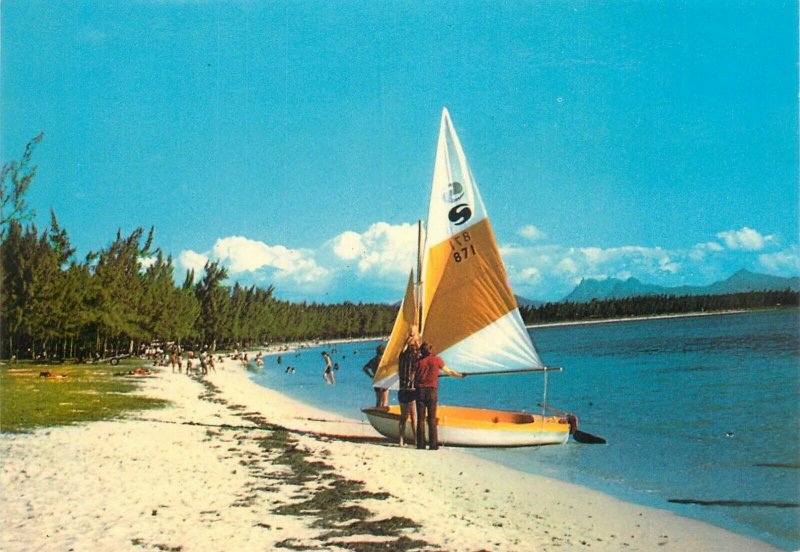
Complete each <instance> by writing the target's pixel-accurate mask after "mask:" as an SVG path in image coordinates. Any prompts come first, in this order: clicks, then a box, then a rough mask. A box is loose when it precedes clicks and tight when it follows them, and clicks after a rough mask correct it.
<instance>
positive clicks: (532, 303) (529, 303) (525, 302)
mask: <svg viewBox="0 0 800 552" xmlns="http://www.w3.org/2000/svg"><path fill="white" fill-rule="evenodd" d="M514 298H515V299H516V300H517V306H520V307H541V306H542V305H544V301H537V300H536V299H527V298H525V297H521V296H519V295H514Z"/></svg>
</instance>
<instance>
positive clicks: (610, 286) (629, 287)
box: [560, 268, 800, 303]
mask: <svg viewBox="0 0 800 552" xmlns="http://www.w3.org/2000/svg"><path fill="white" fill-rule="evenodd" d="M787 288H789V289H791V290H793V291H800V276H793V277H790V278H785V277H783V276H772V275H770V274H761V273H758V272H751V271H749V270H747V269H744V268H742V269H740V270H738V271H736V272H735V273H734V274H732V275H731V276H730V277H728V278H727V279H725V280H720V281H717V282H714V283H711V284H708V285H705V286H675V287H669V286H659V285H656V284H647V283H644V282H642V281H641V280H638V279H637V278H628V279H627V280H620V279H618V278H607V279H605V280H597V279H594V278H584V279H583V280H581V282H580V283H579V284H578V285H577V286H575V289H573V290H572V291H571V292H570V293H569V294H568V295H567V296H566V297H564V298H563V299H561V301H560V302H573V303H586V302H589V301H592V300H593V299H597V300H603V299H624V298H626V297H634V296H637V295H674V296H691V295H725V294H729V293H746V292H748V291H781V290H784V289H787Z"/></svg>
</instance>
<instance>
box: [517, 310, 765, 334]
mask: <svg viewBox="0 0 800 552" xmlns="http://www.w3.org/2000/svg"><path fill="white" fill-rule="evenodd" d="M743 312H754V310H752V309H736V310H726V311H714V312H686V313H676V314H653V315H649V316H631V317H629V318H602V319H599V320H565V321H563V322H545V323H543V324H526V325H525V327H526V328H528V329H531V328H551V327H553V326H585V325H588V324H613V323H616V322H639V321H642V320H663V319H668V318H696V317H699V316H722V315H726V314H741V313H743Z"/></svg>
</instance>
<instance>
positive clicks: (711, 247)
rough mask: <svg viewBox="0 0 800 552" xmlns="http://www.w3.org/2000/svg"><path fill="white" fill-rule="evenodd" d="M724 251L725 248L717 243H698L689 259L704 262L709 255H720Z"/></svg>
mask: <svg viewBox="0 0 800 552" xmlns="http://www.w3.org/2000/svg"><path fill="white" fill-rule="evenodd" d="M724 250H725V248H724V247H722V246H721V245H720V244H718V243H717V242H705V243H698V244H695V245H694V247H692V249H691V250H690V251H689V258H690V259H692V260H693V261H702V260H703V259H705V258H706V256H708V255H709V254H712V253H719V252H720V251H724Z"/></svg>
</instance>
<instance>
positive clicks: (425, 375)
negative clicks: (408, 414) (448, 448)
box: [416, 342, 464, 450]
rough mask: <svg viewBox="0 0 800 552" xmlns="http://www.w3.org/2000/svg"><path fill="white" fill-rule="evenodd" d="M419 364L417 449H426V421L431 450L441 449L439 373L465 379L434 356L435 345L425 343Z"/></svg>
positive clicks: (421, 348) (417, 380)
mask: <svg viewBox="0 0 800 552" xmlns="http://www.w3.org/2000/svg"><path fill="white" fill-rule="evenodd" d="M420 353H421V354H420V358H419V361H418V362H417V377H416V384H417V395H416V399H417V448H418V449H424V448H425V421H426V420H427V422H428V443H429V447H430V449H431V450H436V449H438V448H439V435H438V432H437V430H436V404H437V402H438V390H439V372H440V371H441V372H444V373H445V374H448V375H450V376H455V377H457V378H463V377H464V374H460V373H458V372H456V371H454V370H451V369H450V368H448V367H447V366H445V364H444V361H443V360H442V359H441V358H440V357H438V356H436V355H435V354H433V345H431V344H430V343H427V342H425V343H423V344H422V346H421V347H420Z"/></svg>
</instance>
